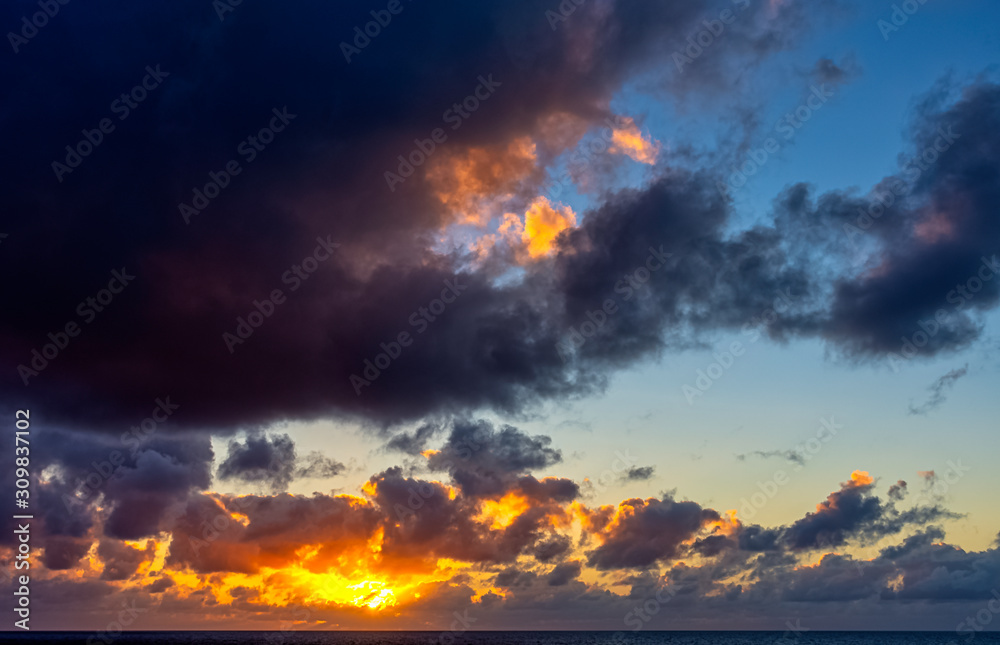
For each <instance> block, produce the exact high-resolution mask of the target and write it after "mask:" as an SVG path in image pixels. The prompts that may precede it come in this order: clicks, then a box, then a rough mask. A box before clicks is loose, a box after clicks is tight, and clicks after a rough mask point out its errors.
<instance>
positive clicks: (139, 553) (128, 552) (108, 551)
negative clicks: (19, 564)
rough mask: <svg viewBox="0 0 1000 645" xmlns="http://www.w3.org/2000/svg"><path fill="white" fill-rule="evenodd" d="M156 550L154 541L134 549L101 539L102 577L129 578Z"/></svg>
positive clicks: (112, 578)
mask: <svg viewBox="0 0 1000 645" xmlns="http://www.w3.org/2000/svg"><path fill="white" fill-rule="evenodd" d="M155 550H156V544H155V543H154V542H153V541H149V542H147V543H146V548H145V549H133V548H132V547H130V546H128V545H126V544H124V543H122V542H119V541H117V540H101V542H100V544H98V546H97V555H98V556H99V557H100V559H101V561H102V562H103V563H104V571H102V572H101V579H102V580H128V579H129V578H131V577H132V576H133V575H135V572H136V570H138V568H139V565H140V564H142V563H143V562H144V561H145V560H147V559H151V558H152V557H153V554H154V553H155ZM46 566H48V565H46ZM49 568H51V567H49Z"/></svg>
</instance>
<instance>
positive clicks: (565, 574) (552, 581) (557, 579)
mask: <svg viewBox="0 0 1000 645" xmlns="http://www.w3.org/2000/svg"><path fill="white" fill-rule="evenodd" d="M581 571H583V563H581V562H579V561H576V560H573V561H572V562H563V563H562V564H557V565H556V566H555V568H553V569H552V571H550V572H549V573H548V574H546V576H545V581H546V583H548V585H549V586H550V587H562V586H564V585H567V584H569V583H570V582H572V581H573V580H576V579H577V578H578V577H579V576H580V572H581Z"/></svg>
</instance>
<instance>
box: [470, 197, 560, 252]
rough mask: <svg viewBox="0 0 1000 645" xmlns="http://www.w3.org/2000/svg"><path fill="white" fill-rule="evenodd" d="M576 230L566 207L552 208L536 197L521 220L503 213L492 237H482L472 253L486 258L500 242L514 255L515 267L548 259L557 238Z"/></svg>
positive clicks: (510, 214) (474, 244)
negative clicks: (563, 233) (568, 231)
mask: <svg viewBox="0 0 1000 645" xmlns="http://www.w3.org/2000/svg"><path fill="white" fill-rule="evenodd" d="M575 226H576V213H574V212H573V209H572V208H571V207H569V206H564V205H561V204H560V205H558V206H553V204H552V203H551V202H550V201H549V200H548V198H547V197H544V196H542V197H536V198H535V200H534V201H533V202H531V204H530V205H529V206H528V209H527V210H526V211H525V213H524V219H522V218H520V217H518V216H517V215H516V214H514V213H505V214H504V216H503V219H501V221H500V226H499V227H498V228H497V232H496V233H495V234H489V235H483V236H482V237H480V238H479V239H477V240H476V241H475V242H473V243H472V245H471V249H472V250H473V252H474V253H476V255H477V256H478V257H479V258H480V259H483V258H485V257H486V256H487V255H488V254H489V253H490V252H491V251H493V249H494V247H496V245H497V244H498V243H500V242H503V243H504V244H506V245H507V246H508V247H509V248H511V249H513V251H514V258H515V261H516V262H517V263H518V264H526V263H528V262H530V261H532V260H538V259H540V258H543V257H546V256H548V255H551V254H552V253H553V251H555V248H556V247H555V242H556V239H557V238H558V237H559V234H560V233H562V232H563V231H565V230H567V229H571V228H573V227H575Z"/></svg>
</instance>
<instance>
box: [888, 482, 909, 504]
mask: <svg viewBox="0 0 1000 645" xmlns="http://www.w3.org/2000/svg"><path fill="white" fill-rule="evenodd" d="M887 495H888V496H889V499H894V500H897V501H899V500H902V499H903V498H904V497H906V482H905V481H903V480H902V479H900V480H899V481H897V482H896V483H895V484H893V485H892V486H890V487H889V491H888V493H887Z"/></svg>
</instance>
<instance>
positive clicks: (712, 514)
mask: <svg viewBox="0 0 1000 645" xmlns="http://www.w3.org/2000/svg"><path fill="white" fill-rule="evenodd" d="M606 508H609V510H610V507H606ZM602 510H603V509H602ZM719 519H720V516H719V514H718V513H717V512H716V511H714V510H712V509H708V508H702V507H701V506H699V505H698V504H696V503H695V502H677V501H674V499H672V498H671V497H665V498H664V499H662V500H659V499H652V498H651V499H648V500H641V499H630V500H626V501H624V502H622V503H621V505H620V510H619V516H618V518H617V520H615V521H612V518H611V516H610V515H609V514H608V513H607V512H603V513H602V512H595V513H594V514H593V515H592V516H591V522H593V523H594V524H595V530H596V532H597V533H598V534H599V535H601V540H602V542H601V544H600V546H598V547H597V548H595V549H594V550H593V551H591V552H590V554H589V556H588V561H587V563H588V564H589V565H591V566H593V567H596V568H598V569H602V570H604V569H621V568H636V567H648V566H651V565H653V564H654V563H655V562H657V561H658V560H662V561H669V560H671V559H673V558H674V557H676V556H677V555H678V554H679V553H680V547H681V544H682V543H683V542H685V541H686V540H688V539H690V538H692V537H694V535H695V534H696V533H697V532H698V531H700V530H701V529H702V528H703V527H704V525H705V524H706V523H707V522H710V521H713V520H719Z"/></svg>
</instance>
